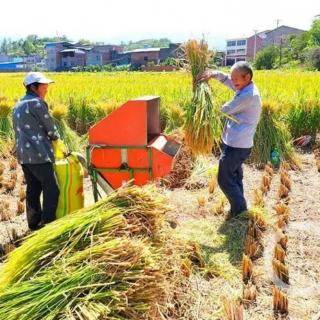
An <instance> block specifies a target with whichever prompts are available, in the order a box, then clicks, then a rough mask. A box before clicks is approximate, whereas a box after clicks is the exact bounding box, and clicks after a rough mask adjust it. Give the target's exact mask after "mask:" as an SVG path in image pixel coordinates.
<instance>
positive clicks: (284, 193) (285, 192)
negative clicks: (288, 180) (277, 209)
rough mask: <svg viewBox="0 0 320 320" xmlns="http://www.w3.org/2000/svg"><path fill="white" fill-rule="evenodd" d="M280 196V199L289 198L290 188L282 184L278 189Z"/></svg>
mask: <svg viewBox="0 0 320 320" xmlns="http://www.w3.org/2000/svg"><path fill="white" fill-rule="evenodd" d="M278 196H279V198H280V199H285V198H288V196H289V189H288V188H287V187H286V186H285V185H283V184H280V187H279V191H278Z"/></svg>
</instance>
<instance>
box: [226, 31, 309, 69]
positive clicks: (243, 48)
mask: <svg viewBox="0 0 320 320" xmlns="http://www.w3.org/2000/svg"><path fill="white" fill-rule="evenodd" d="M302 32H304V31H303V30H301V29H297V28H292V27H288V26H280V27H278V28H275V29H273V30H265V31H263V32H259V33H256V34H254V35H251V36H249V37H241V38H232V39H228V40H227V49H226V56H225V65H227V66H230V65H233V64H234V63H235V62H237V61H250V60H253V59H254V58H255V56H256V54H257V52H258V51H259V50H261V49H263V48H266V47H268V46H270V45H277V46H279V45H285V44H286V43H287V41H288V38H289V36H290V35H293V34H300V33H302Z"/></svg>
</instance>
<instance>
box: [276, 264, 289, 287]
mask: <svg viewBox="0 0 320 320" xmlns="http://www.w3.org/2000/svg"><path fill="white" fill-rule="evenodd" d="M272 267H273V271H274V273H275V274H276V276H277V277H278V278H279V279H280V280H281V281H283V282H284V283H286V284H289V268H288V267H287V266H286V265H285V264H284V263H282V262H281V261H279V260H277V259H273V260H272Z"/></svg>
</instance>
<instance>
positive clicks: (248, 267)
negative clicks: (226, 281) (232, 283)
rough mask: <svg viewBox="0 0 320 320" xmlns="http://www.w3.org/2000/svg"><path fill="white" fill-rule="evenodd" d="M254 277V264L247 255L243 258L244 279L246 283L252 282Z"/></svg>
mask: <svg viewBox="0 0 320 320" xmlns="http://www.w3.org/2000/svg"><path fill="white" fill-rule="evenodd" d="M252 276H253V264H252V261H251V259H250V258H249V257H248V256H247V255H245V254H244V255H243V256H242V279H243V282H244V283H248V281H250V280H252Z"/></svg>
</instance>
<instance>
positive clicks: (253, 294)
mask: <svg viewBox="0 0 320 320" xmlns="http://www.w3.org/2000/svg"><path fill="white" fill-rule="evenodd" d="M242 296H243V300H245V302H253V301H256V300H257V287H256V286H255V285H254V284H252V283H251V282H249V283H248V284H244V286H243V295H242Z"/></svg>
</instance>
